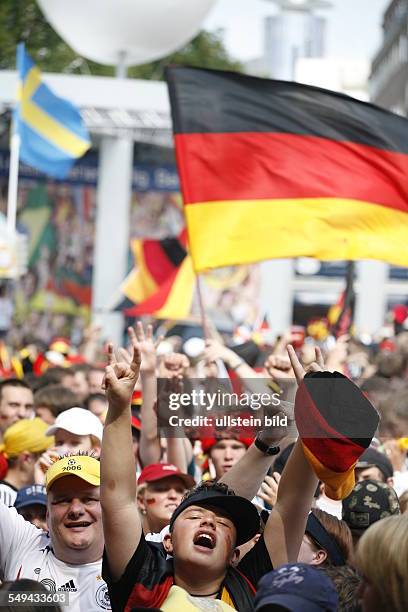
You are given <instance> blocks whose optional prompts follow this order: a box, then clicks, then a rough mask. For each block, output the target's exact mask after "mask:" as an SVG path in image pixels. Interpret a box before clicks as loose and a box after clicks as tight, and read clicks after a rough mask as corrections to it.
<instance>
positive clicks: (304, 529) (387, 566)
mask: <svg viewBox="0 0 408 612" xmlns="http://www.w3.org/2000/svg"><path fill="white" fill-rule="evenodd" d="M398 332H399V333H398V334H396V335H393V336H391V337H387V338H380V339H378V342H371V344H365V343H363V342H362V341H361V340H359V339H357V338H355V337H352V336H349V335H347V336H346V335H343V336H340V337H338V338H331V339H330V342H324V343H319V342H317V341H314V340H312V338H310V337H309V338H308V337H306V338H305V339H304V341H303V343H302V344H299V343H297V342H294V337H293V335H292V334H291V332H288V333H287V334H283V335H282V336H281V337H279V338H278V339H277V340H276V341H275V342H274V343H273V344H271V345H266V344H264V345H261V346H259V344H258V345H255V344H254V343H253V342H245V343H242V344H235V345H233V344H232V343H230V345H229V346H228V340H227V341H226V339H225V338H221V337H220V336H219V335H218V334H217V333H216V332H215V331H214V332H211V338H207V339H206V341H204V340H201V339H200V340H199V339H191V338H190V339H189V340H187V341H186V342H184V341H183V339H182V338H181V337H175V336H171V335H169V336H168V337H167V338H165V339H163V338H162V337H160V336H158V337H157V336H156V338H154V334H153V328H152V327H151V326H150V325H148V326H147V327H146V329H144V327H143V325H142V323H141V322H138V323H137V324H136V327H135V328H129V330H128V341H127V346H126V347H113V346H112V345H107V346H105V347H103V346H102V345H98V346H97V338H96V336H95V337H92V338H91V340H90V341H89V343H88V345H87V346H82V348H81V351H82V352H81V354H78V353H77V354H73V351H72V349H70V347H69V346H68V345H67V344H66V343H65V344H64V342H62V341H61V340H59V341H58V340H54V341H53V343H51V345H50V347H48V351H44V353H42V352H41V350H42V349H41V345H40V344H39V345H38V346H37V347H36V344H35V340H32V341H31V344H30V348H29V350H27V351H26V353H25V354H24V355H21V354H20V357H19V365H18V366H16V370H15V371H14V372H12V371H10V372H8V373H6V372H3V378H2V380H1V382H0V437H1V445H0V450H1V453H0V579H1V581H2V584H1V587H0V600H1V603H2V608H3V604H4V609H8V608H7V601H8V599H7V598H8V597H9V596H10V595H9V594H10V593H18V592H21V591H24V592H25V593H36V594H38V593H40V594H41V593H42V594H45V595H47V596H48V595H51V594H52V595H53V597H54V599H52V605H53V606H54V607H52V608H50V610H51V609H53V610H55V609H56V607H55V605H56V604H58V603H59V602H60V603H63V601H62V599H58V596H61V594H62V595H64V596H67V597H68V598H69V608H68V609H69V610H73V611H74V612H77V611H78V612H79V611H83V610H87V611H89V612H93V611H95V612H96V611H101V610H110V609H112V610H114V611H122V610H126V611H131V610H135V611H142V610H145V609H146V610H147V609H149V610H161V611H163V612H170V611H175V610H177V611H178V612H179V611H184V610H186V611H188V610H192V611H193V610H216V611H218V610H219V611H221V610H240V611H242V612H246V611H248V612H249V611H250V610H256V611H262V612H266V611H269V610H290V611H296V612H298V611H299V612H301V611H302V612H303V611H306V612H308V611H309V610H310V612H312V611H318V610H333V611H334V610H340V611H344V612H346V611H348V612H358V611H360V610H362V611H363V612H376V611H377V610H378V611H383V610H387V611H388V610H390V611H391V612H394V611H395V612H403V611H405V610H407V609H408V461H407V451H408V407H407V405H408V386H407V374H408V370H407V368H408V332H406V331H404V330H403V329H401V330H398ZM192 340H193V341H192ZM293 344H294V345H295V346H293ZM58 351H60V354H61V359H60V360H59V361H58V360H56V359H55V353H56V352H58ZM46 355H48V358H47V357H46ZM11 362H12V363H13V361H12V359H11ZM17 373H18V374H19V375H17ZM219 381H222V384H223V385H224V386H225V384H227V386H228V385H229V386H230V389H231V391H233V392H234V393H233V394H235V396H236V397H238V396H241V395H242V394H246V397H249V398H251V397H253V396H254V394H255V393H256V394H257V395H258V396H259V392H262V394H263V396H264V397H266V400H265V402H266V412H265V413H267V414H268V415H270V416H271V415H274V416H276V417H279V418H280V420H279V419H278V420H277V421H275V420H274V421H273V425H270V426H266V425H265V426H263V427H261V428H260V427H258V428H255V429H253V430H252V429H251V431H250V430H249V429H242V428H239V427H236V426H222V427H221V426H217V425H216V423H215V422H214V421H213V422H212V424H211V425H208V424H206V426H205V427H200V426H198V427H195V428H189V427H186V428H184V429H183V427H182V426H177V427H176V428H174V431H173V432H170V434H169V429H168V428H167V429H166V428H163V419H164V418H165V417H166V415H167V414H168V413H169V410H168V409H169V397H170V395H171V394H173V395H176V396H177V397H180V394H184V395H186V394H187V395H188V394H190V397H193V393H192V392H193V390H194V389H196V390H197V389H199V388H200V389H204V390H205V391H214V389H216V388H217V384H218V383H219ZM218 397H220V396H218ZM277 398H278V401H277ZM216 409H219V410H220V413H222V414H225V412H226V408H225V406H216ZM237 409H238V408H237V406H236V405H232V406H231V405H230V406H228V409H227V412H229V413H231V414H236V410H237ZM200 411H202V412H203V413H204V412H206V413H207V414H208V406H201V407H200V406H198V407H197V405H195V404H194V402H191V404H187V405H184V411H183V414H184V415H186V414H187V415H188V416H189V417H190V418H191V419H193V417H195V416H196V417H197V416H200V414H201V412H200ZM246 412H248V408H247V409H246ZM266 422H267V421H265V423H266ZM270 422H272V421H270ZM13 597H14V595H13ZM11 601H12V599H10V602H11ZM13 601H14V602H15V600H13ZM32 601H34V600H32ZM50 601H51V600H50V599H49V600H48V604H47V603H43V604H42V605H43V609H48V608H47V605H50V603H49V602H50ZM37 602H38V600H37ZM9 605H11V603H10V604H9ZM15 605H16V604H15V603H14V608H13V609H15ZM33 605H34V604H33ZM10 609H12V608H11V607H10ZM24 609H27V605H25V608H24ZM28 609H29V608H28ZM33 609H36V610H38V609H39V607H38V604H37V606H36V607H33Z"/></svg>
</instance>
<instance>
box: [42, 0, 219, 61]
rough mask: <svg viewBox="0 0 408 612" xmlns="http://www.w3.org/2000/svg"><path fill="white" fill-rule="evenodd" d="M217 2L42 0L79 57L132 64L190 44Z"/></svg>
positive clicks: (213, 0) (176, 0) (174, 0)
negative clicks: (122, 58)
mask: <svg viewBox="0 0 408 612" xmlns="http://www.w3.org/2000/svg"><path fill="white" fill-rule="evenodd" d="M215 2H216V0H38V4H39V5H40V8H41V10H42V11H43V13H44V15H45V17H46V18H47V20H48V22H49V23H50V24H51V26H52V27H53V28H54V30H55V31H56V32H58V34H59V35H60V36H61V37H62V38H63V39H64V40H65V41H66V43H67V44H68V45H69V46H70V47H72V48H73V49H74V50H75V51H76V52H77V53H78V54H79V55H82V56H84V57H86V58H88V59H90V60H93V61H95V62H99V63H101V64H113V65H117V64H118V63H120V60H121V57H124V60H123V61H124V63H125V65H127V66H131V65H134V64H144V63H146V62H150V61H152V60H156V59H159V58H161V57H165V56H166V55H168V54H169V53H172V52H173V51H175V50H176V49H178V48H180V47H182V46H183V45H184V44H185V43H187V42H188V41H189V40H191V39H192V38H193V37H194V36H195V35H196V34H197V33H198V32H199V30H200V27H201V23H202V22H203V20H204V18H205V17H206V15H207V13H208V12H209V11H210V9H211V8H212V6H213V5H214V4H215Z"/></svg>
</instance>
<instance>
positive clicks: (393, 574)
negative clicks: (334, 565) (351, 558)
mask: <svg viewBox="0 0 408 612" xmlns="http://www.w3.org/2000/svg"><path fill="white" fill-rule="evenodd" d="M356 565H357V568H358V569H359V571H360V572H361V573H362V575H363V576H364V579H365V580H367V581H368V582H369V583H370V584H371V585H372V586H373V587H374V589H375V592H376V597H377V598H378V603H379V608H381V609H383V610H387V611H388V612H405V611H406V610H408V579H407V577H408V515H406V514H402V515H400V516H390V517H388V518H385V519H382V520H380V521H377V522H376V523H374V524H373V525H371V527H369V528H368V529H367V531H366V532H365V533H364V535H363V536H362V537H361V539H360V541H359V543H358V546H357V554H356Z"/></svg>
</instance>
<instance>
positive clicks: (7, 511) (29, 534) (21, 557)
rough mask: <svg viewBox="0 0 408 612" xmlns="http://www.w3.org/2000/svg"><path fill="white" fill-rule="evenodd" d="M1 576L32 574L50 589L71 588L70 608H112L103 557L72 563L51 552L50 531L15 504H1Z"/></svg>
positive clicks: (76, 611)
mask: <svg viewBox="0 0 408 612" xmlns="http://www.w3.org/2000/svg"><path fill="white" fill-rule="evenodd" d="M0 572H1V576H0V578H1V579H2V580H16V579H18V578H31V580H37V582H41V583H42V584H43V585H44V586H45V587H46V588H47V589H48V590H49V591H53V592H55V591H68V592H69V607H67V608H64V609H66V610H69V611H70V612H102V611H103V610H110V609H111V606H110V602H109V595H108V588H107V586H106V583H105V582H104V580H103V579H102V559H101V560H100V561H96V562H95V563H86V564H84V565H70V564H68V563H64V562H63V561H60V560H59V559H57V558H56V557H55V555H54V553H53V552H52V548H51V542H50V538H49V536H48V534H47V533H46V532H45V531H42V530H41V529H37V527H35V526H34V525H32V524H31V523H29V522H28V521H26V520H24V519H23V517H22V516H20V515H19V514H17V511H16V509H15V508H8V507H7V506H4V505H3V504H0Z"/></svg>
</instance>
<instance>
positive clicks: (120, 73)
mask: <svg viewBox="0 0 408 612" xmlns="http://www.w3.org/2000/svg"><path fill="white" fill-rule="evenodd" d="M115 76H116V78H117V79H126V77H127V66H126V51H119V59H118V63H117V64H116V69H115Z"/></svg>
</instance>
